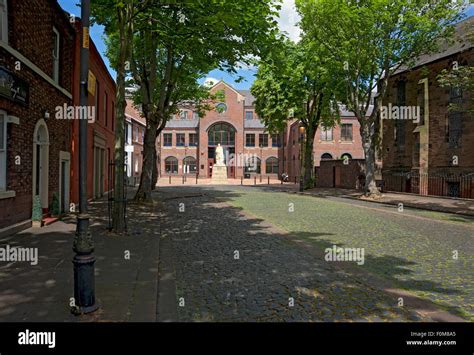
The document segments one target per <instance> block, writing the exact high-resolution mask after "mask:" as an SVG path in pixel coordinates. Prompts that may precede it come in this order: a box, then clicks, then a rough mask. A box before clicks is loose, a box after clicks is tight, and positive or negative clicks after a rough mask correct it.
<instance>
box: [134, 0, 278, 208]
mask: <svg viewBox="0 0 474 355" xmlns="http://www.w3.org/2000/svg"><path fill="white" fill-rule="evenodd" d="M248 5H249V4H248V2H247V1H245V0H225V1H221V0H212V1H207V2H182V3H176V4H174V5H170V6H165V7H154V8H153V9H150V10H149V11H146V12H142V13H141V14H139V15H138V16H137V19H136V21H135V26H134V32H133V46H132V59H133V60H132V78H133V80H132V81H133V84H135V86H137V87H138V90H137V91H136V92H135V94H134V102H135V103H136V104H138V105H140V106H141V107H142V111H143V115H144V117H145V119H146V131H145V142H144V151H143V157H144V160H143V169H142V174H141V178H140V186H139V188H138V191H137V194H136V196H135V199H136V200H139V201H144V200H149V199H150V192H151V190H152V189H153V188H154V186H155V185H156V176H157V172H156V145H155V142H156V138H157V136H158V135H159V134H160V132H161V131H162V130H163V128H164V127H165V125H166V122H167V121H168V119H169V118H170V116H171V115H172V114H174V113H176V112H177V111H178V108H179V107H183V106H188V107H190V108H192V109H193V110H194V111H197V112H199V113H200V115H202V114H203V113H204V111H206V110H209V109H212V108H213V101H214V100H215V99H216V97H215V95H211V94H210V93H209V91H208V89H207V88H206V87H204V86H201V85H199V84H198V80H199V79H201V78H202V77H203V76H205V75H206V73H208V72H209V71H211V70H213V69H216V68H219V69H222V70H227V71H229V72H234V73H235V67H236V66H237V65H238V64H239V63H242V62H244V63H247V62H249V61H250V60H251V57H252V56H255V55H258V54H259V47H260V46H263V45H264V44H265V43H267V42H268V40H269V38H272V36H274V35H275V33H276V22H275V21H274V17H275V16H276V10H277V9H278V6H274V5H273V3H272V1H271V0H265V1H259V2H256V3H253V4H252V6H248Z"/></svg>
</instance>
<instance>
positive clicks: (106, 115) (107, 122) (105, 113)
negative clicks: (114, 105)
mask: <svg viewBox="0 0 474 355" xmlns="http://www.w3.org/2000/svg"><path fill="white" fill-rule="evenodd" d="M108 99H109V98H108V96H107V93H106V92H104V117H105V127H107V125H108V124H109V117H108V115H109V111H108V107H107V101H108Z"/></svg>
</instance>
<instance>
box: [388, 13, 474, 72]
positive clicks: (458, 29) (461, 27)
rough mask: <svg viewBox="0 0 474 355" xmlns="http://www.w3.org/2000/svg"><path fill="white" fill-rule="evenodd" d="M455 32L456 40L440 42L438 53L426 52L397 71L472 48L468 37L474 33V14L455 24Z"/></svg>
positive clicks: (472, 43) (403, 70) (473, 43)
mask: <svg viewBox="0 0 474 355" xmlns="http://www.w3.org/2000/svg"><path fill="white" fill-rule="evenodd" d="M454 31H455V34H454V42H452V41H449V42H448V41H445V42H443V43H441V44H440V48H439V51H438V52H436V53H431V54H424V55H422V56H420V57H419V58H418V59H417V60H416V61H415V64H414V65H412V66H410V67H408V66H401V67H400V68H399V69H398V70H397V71H396V72H395V73H394V75H396V74H400V73H403V72H405V71H408V70H412V69H414V68H416V67H419V66H422V65H426V64H429V63H433V62H435V61H437V60H440V59H443V58H446V57H451V56H452V55H454V54H457V53H461V52H464V51H467V50H469V49H472V48H473V47H474V42H473V41H472V40H469V39H468V35H471V36H472V35H473V33H474V16H471V17H469V18H467V19H465V20H464V21H461V22H459V23H458V24H457V25H456V26H455V30H454Z"/></svg>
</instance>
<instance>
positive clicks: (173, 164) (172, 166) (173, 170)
mask: <svg viewBox="0 0 474 355" xmlns="http://www.w3.org/2000/svg"><path fill="white" fill-rule="evenodd" d="M165 172H166V174H177V173H178V159H176V158H175V157H168V158H166V159H165Z"/></svg>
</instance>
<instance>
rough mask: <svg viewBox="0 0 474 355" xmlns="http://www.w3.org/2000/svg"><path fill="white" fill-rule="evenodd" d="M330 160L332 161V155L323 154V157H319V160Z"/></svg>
mask: <svg viewBox="0 0 474 355" xmlns="http://www.w3.org/2000/svg"><path fill="white" fill-rule="evenodd" d="M331 159H332V155H331V154H329V153H324V154H323V155H321V160H331Z"/></svg>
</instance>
